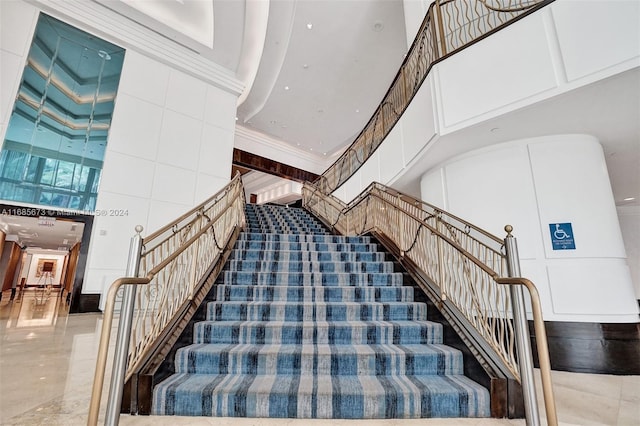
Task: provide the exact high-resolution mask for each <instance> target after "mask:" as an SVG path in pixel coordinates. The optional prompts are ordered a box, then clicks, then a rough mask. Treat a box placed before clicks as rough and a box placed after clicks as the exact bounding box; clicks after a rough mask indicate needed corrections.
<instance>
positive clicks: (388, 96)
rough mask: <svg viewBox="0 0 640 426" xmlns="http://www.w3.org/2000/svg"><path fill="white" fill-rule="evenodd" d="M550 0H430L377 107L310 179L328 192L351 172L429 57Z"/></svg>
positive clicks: (395, 116)
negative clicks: (336, 155) (338, 153)
mask: <svg viewBox="0 0 640 426" xmlns="http://www.w3.org/2000/svg"><path fill="white" fill-rule="evenodd" d="M552 1H553V0H435V1H434V2H433V3H432V4H431V5H430V6H429V10H428V11H427V14H426V16H425V17H424V20H423V21H422V24H421V26H420V29H419V30H418V33H417V35H416V38H415V39H414V41H413V43H412V45H411V47H410V49H409V51H408V53H407V55H406V57H405V59H404V61H403V62H402V65H401V66H400V69H399V70H398V73H397V74H396V76H395V78H394V79H393V81H392V83H391V86H390V87H389V89H388V90H387V92H386V93H385V95H384V97H383V99H382V101H381V102H380V104H379V105H378V107H377V109H376V110H375V112H374V113H373V115H372V116H371V118H370V119H369V121H368V122H367V124H366V125H365V126H364V128H363V129H362V130H361V131H360V133H359V134H358V136H357V137H356V138H355V140H354V141H353V143H352V144H351V145H350V146H349V147H348V148H347V149H346V150H345V152H343V153H342V155H341V156H340V157H339V158H338V159H337V160H336V161H335V162H334V163H333V164H332V165H331V166H330V167H329V168H328V169H327V170H325V172H324V173H323V174H322V175H321V176H320V177H318V179H317V180H316V181H315V182H314V184H315V185H316V186H317V187H318V188H319V189H320V190H321V191H322V192H324V193H325V194H330V193H332V192H333V191H335V190H336V189H337V188H338V187H340V185H342V184H343V183H344V182H346V181H347V180H348V179H349V178H350V177H351V176H353V174H354V173H355V172H356V171H357V170H358V169H359V168H360V167H361V166H362V165H363V164H364V163H365V161H367V159H368V158H369V157H370V156H371V155H373V153H374V152H375V151H376V149H377V148H378V147H379V146H380V144H381V143H382V141H383V140H384V139H385V138H386V137H387V135H388V134H389V133H390V132H391V129H393V127H394V126H395V124H396V123H397V122H398V120H399V119H400V117H401V116H402V114H403V113H404V111H405V110H406V108H407V107H408V105H409V103H410V102H411V100H412V99H413V97H414V96H415V94H416V93H417V92H418V90H419V89H420V87H421V85H422V83H423V82H424V80H425V78H426V77H427V75H428V73H429V71H430V70H431V68H432V66H433V65H434V64H435V63H437V62H439V61H440V60H442V59H444V58H445V57H447V56H450V55H451V54H453V53H456V52H458V51H460V50H462V49H464V48H466V47H468V46H470V45H472V44H473V43H475V42H477V41H479V40H481V39H482V38H484V37H486V36H487V35H489V34H491V33H493V32H495V31H497V30H499V29H501V28H503V27H505V26H507V25H509V24H511V23H513V22H515V21H516V20H518V19H520V18H522V17H523V16H526V15H527V14H529V13H532V12H534V11H535V10H537V9H539V8H541V7H543V6H545V5H547V4H549V3H551V2H552ZM389 111H391V112H389ZM360 154H362V158H361V155H360Z"/></svg>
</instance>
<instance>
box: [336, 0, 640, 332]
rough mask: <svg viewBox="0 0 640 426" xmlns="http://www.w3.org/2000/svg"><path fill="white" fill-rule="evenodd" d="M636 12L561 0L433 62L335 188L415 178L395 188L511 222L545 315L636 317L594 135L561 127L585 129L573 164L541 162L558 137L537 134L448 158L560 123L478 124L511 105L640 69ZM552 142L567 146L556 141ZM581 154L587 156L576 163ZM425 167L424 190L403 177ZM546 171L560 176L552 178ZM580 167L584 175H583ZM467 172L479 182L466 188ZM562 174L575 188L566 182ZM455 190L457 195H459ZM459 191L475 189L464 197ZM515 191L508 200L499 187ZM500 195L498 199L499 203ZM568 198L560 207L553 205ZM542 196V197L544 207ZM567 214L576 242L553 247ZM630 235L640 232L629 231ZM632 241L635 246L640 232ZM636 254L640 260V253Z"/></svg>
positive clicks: (638, 7)
mask: <svg viewBox="0 0 640 426" xmlns="http://www.w3.org/2000/svg"><path fill="white" fill-rule="evenodd" d="M424 8H425V5H424V4H422V2H420V1H419V0H405V10H413V11H417V10H424ZM638 16H640V3H639V2H637V1H634V0H621V1H616V2H610V1H603V0H589V1H585V0H556V1H555V2H554V3H552V4H551V5H549V6H547V7H545V8H543V9H542V10H540V11H538V12H536V13H534V14H532V15H530V16H527V17H525V18H524V19H522V20H520V21H518V22H516V23H515V24H513V25H511V26H509V27H508V28H506V29H504V30H502V31H499V32H497V33H496V34H493V35H491V36H490V37H487V38H486V39H483V40H482V41H480V42H478V43H476V44H474V45H473V46H471V47H469V48H467V49H465V50H463V51H461V52H459V53H457V54H455V55H453V56H452V57H450V58H448V59H446V60H445V61H443V62H440V63H438V64H436V65H435V66H434V67H433V69H432V71H431V73H430V74H429V75H428V76H427V79H426V80H425V82H424V83H423V85H422V87H421V88H420V90H419V92H418V93H417V95H416V96H415V98H414V100H413V102H412V103H411V105H410V106H409V108H408V109H407V111H406V112H405V114H404V115H403V116H402V117H401V119H400V121H399V122H398V123H397V124H396V126H395V127H394V128H393V130H392V131H391V133H390V135H389V136H388V137H387V138H386V139H385V141H384V142H383V143H382V145H381V146H380V147H379V148H378V150H377V151H376V152H375V153H374V155H373V156H372V157H371V158H370V159H369V160H368V161H367V162H366V163H365V164H364V165H363V167H362V168H361V169H360V170H359V171H358V172H357V173H356V174H355V175H354V176H353V177H352V178H351V179H350V180H349V181H347V182H346V183H345V184H344V185H342V186H341V187H340V188H338V189H337V190H336V192H335V195H336V196H337V197H339V198H340V199H342V200H343V201H345V202H349V201H351V200H352V199H353V198H354V197H355V196H356V195H357V194H359V193H360V192H361V191H362V190H364V189H365V188H366V187H367V186H368V185H369V184H370V182H371V181H372V180H377V181H379V182H381V183H383V184H386V185H391V186H393V185H397V184H398V183H402V184H403V185H409V187H407V186H399V188H401V189H404V190H405V191H406V192H409V193H410V194H411V195H414V196H422V198H423V199H425V200H426V201H428V202H430V203H433V204H440V205H442V206H443V207H444V208H446V209H448V210H451V211H452V212H454V213H456V214H458V215H460V216H461V217H464V218H465V219H468V220H470V221H471V222H474V223H476V224H478V225H480V226H483V227H486V228H487V229H488V230H490V231H492V232H493V233H495V234H496V235H504V231H503V227H504V225H505V224H507V223H511V224H512V225H514V227H515V233H516V236H517V237H518V240H519V241H520V243H521V249H520V252H521V256H522V258H523V259H524V260H523V271H524V274H525V275H526V276H528V277H529V278H531V279H533V280H534V282H536V284H537V285H538V286H540V287H541V293H542V295H543V303H544V309H545V319H547V320H558V321H593V322H607V321H611V322H637V321H638V306H637V301H636V295H635V294H634V291H633V285H632V284H631V279H630V277H629V271H628V267H627V260H626V255H625V252H624V245H623V244H622V239H621V236H620V235H621V234H620V225H619V224H618V217H617V215H616V210H615V204H614V200H613V198H612V195H611V189H610V186H609V177H608V174H607V171H606V166H605V163H604V161H603V160H602V158H601V157H602V152H601V151H602V150H601V148H600V146H599V144H598V143H597V141H595V140H594V138H593V137H590V136H586V135H584V136H580V137H578V136H571V137H567V138H568V139H566V140H565V139H564V138H565V137H559V138H561V139H563V141H564V142H563V143H566V144H567V145H565V146H566V147H569V146H571V144H570V143H569V142H570V141H571V140H572V141H573V142H572V143H576V141H575V140H574V138H579V139H580V142H579V149H577V150H574V149H575V147H574V148H567V150H565V151H564V152H562V154H563V155H564V157H565V158H567V159H569V160H570V163H569V166H565V165H557V166H556V168H555V169H553V170H552V172H549V170H551V166H552V164H554V163H552V162H550V163H548V164H547V163H545V162H546V161H551V158H552V155H551V154H550V153H549V152H548V149H549V148H550V147H551V145H548V144H545V143H542V142H541V141H538V143H536V144H535V146H534V145H531V144H529V143H525V142H520V143H510V144H508V145H507V146H504V147H500V148H497V147H496V146H493V147H490V148H486V149H487V151H486V152H484V153H483V154H482V155H484V156H487V159H486V161H487V163H486V164H492V166H491V167H487V166H486V164H485V163H477V162H476V161H462V159H461V157H460V158H458V159H457V160H456V161H455V162H453V163H452V162H449V161H450V159H451V158H454V157H457V156H459V155H461V154H463V153H465V152H469V151H472V150H476V149H480V148H481V147H486V146H488V145H490V144H495V143H496V140H497V138H499V137H501V140H502V141H505V140H516V139H522V138H526V137H532V136H537V135H543V134H553V133H559V132H558V131H555V132H544V133H537V132H536V126H535V123H526V121H525V124H527V125H526V126H522V127H518V126H514V129H506V130H504V131H507V130H508V131H509V132H510V134H509V136H508V137H505V136H500V134H499V133H498V134H497V135H496V134H495V133H493V134H491V133H490V132H488V131H489V128H485V129H482V131H480V130H478V129H479V128H481V127H482V126H483V124H484V123H488V122H490V121H491V120H494V119H500V118H502V117H505V116H507V115H509V114H511V113H514V112H519V113H521V115H522V114H524V113H525V111H526V109H525V108H526V107H528V106H537V105H543V102H544V101H547V100H552V99H553V100H555V99H560V98H561V95H565V94H571V93H576V92H577V91H578V90H580V89H581V88H583V87H584V88H586V87H588V86H589V85H591V84H592V83H594V82H599V81H602V80H605V79H609V80H610V77H614V76H620V75H623V73H624V72H625V71H629V70H638V68H639V67H640V26H639V25H638V19H637V17H638ZM409 21H411V22H413V24H411V25H409ZM407 22H408V24H407V31H415V28H416V27H417V20H415V19H407ZM470 70H473V72H471V71H470ZM550 119H551V120H553V119H556V120H557V117H551V118H550ZM573 123H577V124H576V125H575V126H574V127H573V130H571V132H585V130H582V129H580V126H579V124H580V123H582V124H583V125H585V126H586V125H587V124H588V123H583V120H582V121H581V119H580V118H578V119H574V120H573ZM484 125H485V127H486V126H487V125H486V124H484ZM525 127H526V129H525ZM474 129H475V130H474ZM563 131H566V130H563ZM525 132H526V133H525ZM492 139H493V142H492V141H491V140H492ZM589 141H590V142H589ZM552 145H553V144H552ZM556 148H557V149H559V146H553V149H556ZM490 152H492V154H489V153H490ZM558 154H560V152H558ZM472 155H479V152H475V153H474V154H472ZM583 157H584V158H583ZM489 159H490V160H489ZM587 159H589V161H587ZM476 160H477V159H476ZM530 161H533V162H534V164H535V165H536V167H534V168H532V165H531V164H532V163H530ZM439 164H447V176H449V179H446V180H445V176H444V174H445V169H444V168H443V167H442V166H438V165H439ZM576 164H580V165H581V167H582V168H581V169H579V170H576V168H575V165H576ZM498 166H500V167H498ZM567 167H568V168H567ZM523 170H528V171H529V172H528V173H523V172H522V171H523ZM565 170H572V171H574V172H575V173H565V172H564V171H565ZM548 172H549V173H548ZM421 176H424V178H423V179H422V181H421V184H422V185H423V188H422V190H421V191H418V192H421V194H420V193H416V190H415V189H407V188H415V185H413V183H414V182H415V181H416V180H420V177H421ZM451 176H457V178H456V179H453V180H452V179H451ZM505 176H509V179H505V178H504V177H505ZM550 176H556V179H555V180H554V179H548V178H549V177H550ZM578 177H580V178H584V179H586V180H584V181H582V180H580V181H578V180H577V179H578ZM479 182H482V183H483V184H482V185H480V184H479ZM534 182H535V183H536V184H535V185H534ZM558 182H561V183H562V185H559V184H558ZM467 184H471V185H472V186H473V187H474V188H475V192H474V191H468V190H467V189H465V185H467ZM425 185H426V186H425ZM563 185H565V186H566V188H571V191H570V192H566V190H563V189H562V188H563ZM592 193H597V194H600V195H599V200H600V202H599V203H598V204H597V205H592V204H591V202H590V199H589V197H590V196H591V194H592ZM452 194H456V195H455V196H453V198H451V197H452ZM460 194H464V195H465V196H467V197H469V198H468V199H465V200H462V199H459V197H458V195H460ZM507 194H508V195H507ZM513 194H517V195H516V196H514V195H513ZM484 196H489V199H490V200H491V201H486V200H485V199H484ZM507 196H509V197H511V198H510V202H509V203H505V202H503V199H502V198H501V197H507ZM492 197H498V198H497V199H496V200H492ZM514 197H515V198H514ZM566 200H570V201H571V202H569V203H566V202H565V201H566ZM494 201H495V202H496V203H497V204H496V205H499V206H500V207H499V208H494V206H493V204H492V203H493V202H494ZM558 203H560V204H558ZM560 205H561V206H563V207H562V209H559V208H558V209H556V208H551V207H552V206H560ZM463 206H465V207H473V209H472V210H465V209H462V208H461V207H463ZM479 206H482V207H479ZM539 206H542V207H544V208H543V209H542V210H539ZM587 206H588V207H587ZM564 222H571V223H573V224H574V231H575V232H576V244H577V249H576V250H575V251H572V252H557V251H555V252H554V251H553V250H552V249H551V243H550V241H549V238H548V234H549V230H548V226H549V224H550V223H564ZM576 227H577V228H576ZM625 238H626V239H628V238H637V237H633V235H632V234H630V233H626V234H625ZM625 243H626V244H627V246H628V247H629V246H631V247H637V246H638V241H637V239H636V240H634V241H625ZM629 262H630V264H631V266H632V269H633V268H636V269H637V266H638V260H636V259H631V260H630V261H629ZM634 270H635V269H634ZM576 277H577V278H576ZM585 283H588V284H585ZM587 293H588V294H587Z"/></svg>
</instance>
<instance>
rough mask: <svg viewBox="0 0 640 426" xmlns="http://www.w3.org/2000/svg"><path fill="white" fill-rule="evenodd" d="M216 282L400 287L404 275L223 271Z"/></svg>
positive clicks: (398, 273)
mask: <svg viewBox="0 0 640 426" xmlns="http://www.w3.org/2000/svg"><path fill="white" fill-rule="evenodd" d="M218 282H225V283H229V282H232V283H235V284H239V285H250V284H253V285H288V286H305V285H308V286H313V285H322V286H401V285H402V284H403V282H404V275H403V274H402V273H400V272H394V273H383V274H375V273H339V272H251V271H223V273H222V274H220V276H219V277H218Z"/></svg>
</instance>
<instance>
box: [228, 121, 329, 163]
mask: <svg viewBox="0 0 640 426" xmlns="http://www.w3.org/2000/svg"><path fill="white" fill-rule="evenodd" d="M235 136H236V143H235V146H236V147H237V148H240V149H242V150H243V151H247V152H251V153H253V154H257V155H260V154H259V153H257V152H255V149H252V147H251V146H249V145H243V144H241V143H240V144H238V143H237V141H238V138H242V139H245V140H247V141H249V142H255V143H257V144H260V145H261V146H264V147H266V148H267V149H268V150H269V151H278V152H281V153H283V154H286V155H290V156H294V157H296V158H297V159H299V160H301V161H303V162H306V163H311V165H312V166H313V168H314V169H315V170H310V171H313V172H314V173H317V172H318V171H320V173H321V172H324V171H325V170H326V169H327V168H328V167H329V166H330V165H331V164H332V160H331V159H328V158H326V157H324V156H323V157H319V156H318V155H316V154H311V153H309V152H306V151H303V150H301V149H297V148H294V147H292V146H291V145H289V144H287V143H286V142H283V141H281V140H280V139H276V138H274V137H272V136H269V135H266V134H264V133H260V132H258V131H255V130H252V129H248V128H246V127H243V126H240V125H237V124H236V129H235Z"/></svg>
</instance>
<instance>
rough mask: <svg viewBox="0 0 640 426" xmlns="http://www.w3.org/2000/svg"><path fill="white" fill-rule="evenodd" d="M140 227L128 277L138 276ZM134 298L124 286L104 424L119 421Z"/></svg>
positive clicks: (132, 288)
mask: <svg viewBox="0 0 640 426" xmlns="http://www.w3.org/2000/svg"><path fill="white" fill-rule="evenodd" d="M142 229H143V228H142V226H140V225H138V226H136V235H134V236H133V237H132V238H131V244H130V245H129V260H128V262H127V272H126V275H127V276H128V277H137V276H138V267H139V266H140V250H141V249H142V235H140V233H141V232H142ZM135 297H136V286H135V285H131V284H130V285H126V286H125V287H124V295H123V298H122V305H121V306H120V321H119V323H118V336H117V338H116V348H115V354H114V361H113V372H112V375H111V383H110V388H109V399H108V400H107V412H106V415H105V420H104V424H105V425H108V426H113V425H117V424H118V422H119V421H120V406H121V403H122V390H123V388H124V376H125V373H126V371H127V357H128V355H129V340H130V336H131V324H132V322H133V308H134V302H135Z"/></svg>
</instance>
